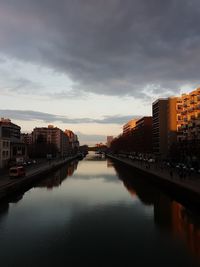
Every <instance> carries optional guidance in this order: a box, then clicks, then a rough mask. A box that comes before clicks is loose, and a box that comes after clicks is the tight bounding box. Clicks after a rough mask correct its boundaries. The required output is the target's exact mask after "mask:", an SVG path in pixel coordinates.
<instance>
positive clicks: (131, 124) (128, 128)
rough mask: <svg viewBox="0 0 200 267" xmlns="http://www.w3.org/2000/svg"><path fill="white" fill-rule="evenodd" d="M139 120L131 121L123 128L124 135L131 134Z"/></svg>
mask: <svg viewBox="0 0 200 267" xmlns="http://www.w3.org/2000/svg"><path fill="white" fill-rule="evenodd" d="M136 121H137V119H133V120H130V121H129V122H127V123H126V124H124V126H123V135H126V134H129V133H130V132H131V130H132V129H133V128H134V127H135V125H136Z"/></svg>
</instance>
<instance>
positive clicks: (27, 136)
mask: <svg viewBox="0 0 200 267" xmlns="http://www.w3.org/2000/svg"><path fill="white" fill-rule="evenodd" d="M21 141H22V142H23V143H25V144H26V145H31V144H32V143H33V135H32V133H21Z"/></svg>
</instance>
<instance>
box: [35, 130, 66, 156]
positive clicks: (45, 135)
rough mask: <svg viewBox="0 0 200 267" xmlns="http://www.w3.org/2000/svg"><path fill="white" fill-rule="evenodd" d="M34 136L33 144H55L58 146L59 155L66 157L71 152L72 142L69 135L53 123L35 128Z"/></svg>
mask: <svg viewBox="0 0 200 267" xmlns="http://www.w3.org/2000/svg"><path fill="white" fill-rule="evenodd" d="M32 138H33V139H32V140H33V144H39V143H43V144H47V145H54V146H55V147H56V148H57V156H60V157H66V156H67V155H68V154H69V151H70V144H69V143H70V142H69V138H68V136H66V134H65V133H64V132H63V131H62V130H61V129H59V128H57V127H54V126H53V125H48V127H36V128H34V130H33V133H32Z"/></svg>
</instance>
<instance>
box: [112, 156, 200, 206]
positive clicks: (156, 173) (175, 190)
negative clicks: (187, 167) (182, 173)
mask: <svg viewBox="0 0 200 267" xmlns="http://www.w3.org/2000/svg"><path fill="white" fill-rule="evenodd" d="M107 157H108V158H110V159H113V160H115V161H118V162H120V163H122V164H126V165H128V166H131V167H133V168H134V169H135V170H136V171H137V172H138V173H139V174H143V175H145V176H146V178H147V179H148V181H150V182H151V183H153V184H154V185H156V186H159V187H161V188H162V189H164V190H165V191H167V192H169V193H170V194H171V195H173V196H174V197H176V198H177V199H181V200H183V201H184V202H188V201H189V202H192V203H193V204H195V205H199V204H200V179H199V177H195V176H193V177H188V178H185V179H182V178H180V177H178V176H177V175H175V174H173V175H172V173H170V170H167V169H159V168H157V166H156V165H155V164H149V165H148V166H146V165H145V164H143V163H141V162H136V161H133V160H131V159H127V158H121V157H118V156H114V155H107Z"/></svg>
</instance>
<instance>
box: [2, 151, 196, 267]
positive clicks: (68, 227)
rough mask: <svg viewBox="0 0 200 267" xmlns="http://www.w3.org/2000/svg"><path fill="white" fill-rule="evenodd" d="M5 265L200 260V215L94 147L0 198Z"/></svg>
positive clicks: (183, 263)
mask: <svg viewBox="0 0 200 267" xmlns="http://www.w3.org/2000/svg"><path fill="white" fill-rule="evenodd" d="M0 261H1V262H0V264H1V266H2V267H4V266H83V265H84V266H89V265H90V266H97V265H101V266H116V265H117V264H120V265H122V266H147V265H148V266H161V267H163V266H164V267H165V266H169V267H171V266H176V267H177V266H200V217H199V215H198V212H197V211H194V210H193V209H190V208H188V207H187V208H186V207H184V206H182V205H181V204H179V203H177V202H176V201H174V200H173V199H170V197H169V196H166V195H164V194H163V193H162V192H160V191H159V190H158V189H156V188H154V187H152V186H150V185H149V184H148V183H147V182H146V179H144V177H140V176H139V175H138V174H136V173H135V172H134V171H133V170H132V169H129V168H125V167H123V166H121V165H119V164H113V163H112V162H111V161H107V160H105V159H104V160H103V159H100V158H98V157H97V155H95V154H90V155H88V156H87V158H86V159H84V160H83V161H81V162H79V163H78V164H77V163H76V162H74V163H71V164H70V165H69V166H65V167H63V168H61V169H60V170H59V171H57V172H55V173H52V174H51V175H48V176H47V177H44V179H43V180H41V182H39V183H38V184H37V185H35V186H34V187H33V188H32V189H30V190H29V191H27V192H25V193H24V194H21V195H18V196H16V197H13V198H12V199H9V201H8V202H6V203H4V204H2V205H1V206H0Z"/></svg>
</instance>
